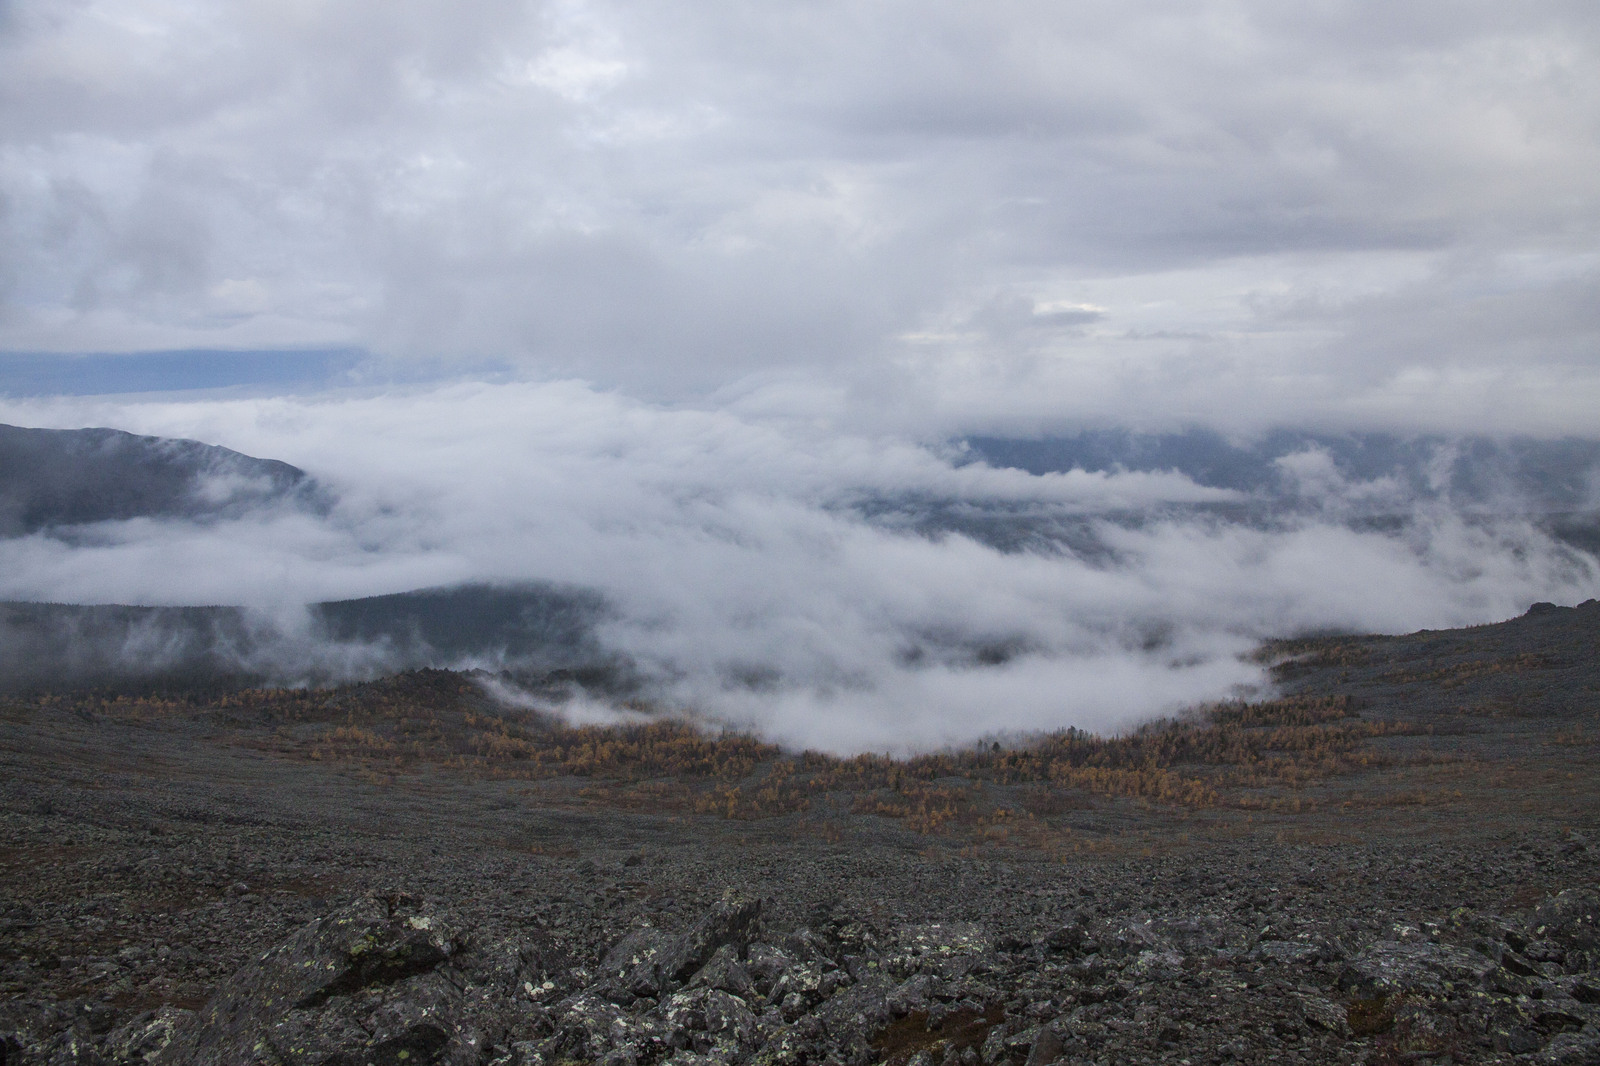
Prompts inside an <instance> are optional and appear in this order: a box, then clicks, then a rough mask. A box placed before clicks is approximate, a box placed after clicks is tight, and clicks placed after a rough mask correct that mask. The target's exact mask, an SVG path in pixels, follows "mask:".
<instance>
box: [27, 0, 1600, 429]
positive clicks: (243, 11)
mask: <svg viewBox="0 0 1600 1066" xmlns="http://www.w3.org/2000/svg"><path fill="white" fill-rule="evenodd" d="M1597 45H1600V5H1596V4H1595V3H1594V2H1593V0H1529V2H1524V3H1516V4H1507V3H1504V2H1489V0H1449V2H1437V0H1408V2H1407V3H1404V4H1394V3H1378V2H1376V0H1373V2H1362V0H1322V2H1317V3H1303V2H1286V0H1231V2H1213V0H1170V2H1168V0H1115V2H1111V0H1105V2H1082V0H1075V2H1059V0H1057V2H1049V3H1046V2H1030V0H989V2H986V3H981V4H980V3H971V2H969V3H960V4H954V3H945V2H941V0H917V2H915V3H911V2H905V0H850V2H848V3H846V2H833V0H805V2H797V0H783V2H775V3H760V4H756V3H748V2H744V3H732V2H726V0H694V2H692V3H691V2H685V0H651V2H649V3H640V2H633V3H629V2H612V0H598V2H584V0H553V2H537V0H448V2H446V0H405V2H402V3H396V2H394V0H270V2H269V0H237V2H230V3H225V4H219V3H202V2H198V0H3V2H0V352H12V353H23V352H29V353H84V352H97V353H132V352H141V351H142V352H150V351H159V350H174V349H208V350H227V349H238V350H241V351H255V352H260V351H272V350H282V349H295V348H298V349H308V348H310V349H316V350H319V351H326V350H355V351H358V352H366V353H370V354H371V356H372V357H373V360H374V365H376V366H380V367H381V366H388V367H389V368H390V369H389V370H386V371H384V372H385V373H394V372H395V371H394V370H393V367H394V366H395V365H396V364H395V362H394V361H399V362H398V365H399V366H400V367H401V368H407V367H410V368H423V369H424V370H425V372H426V373H430V374H437V375H441V376H446V377H448V376H451V375H466V376H470V375H472V374H473V373H475V372H477V370H478V369H479V368H483V367H497V368H503V369H505V370H508V371H509V372H510V373H511V374H512V375H513V376H515V377H525V378H530V379H535V380H539V379H554V378H561V377H568V376H574V377H580V378H583V379H586V380H589V381H591V382H594V383H595V384H597V385H598V386H600V387H602V388H620V389H622V390H624V391H625V392H628V393H630V394H632V395H635V396H637V397H640V398H642V399H646V400H653V401H658V400H668V401H673V402H679V401H693V402H708V401H709V402H711V403H713V404H737V405H742V409H744V410H766V411H778V412H799V413H807V412H814V411H815V410H817V409H819V408H827V409H828V410H830V411H848V412H852V413H853V414H854V416H856V417H858V418H865V419H869V420H872V419H875V420H878V421H881V422H884V423H886V424H896V425H903V426H908V427H913V428H917V429H919V430H920V431H924V432H927V431H937V432H954V431H962V430H987V431H995V430H1001V431H1016V432H1028V431H1032V430H1036V429H1040V428H1044V429H1049V428H1053V427H1064V426H1070V425H1073V424H1082V423H1084V422H1101V423H1104V422H1137V423H1142V424H1151V425H1153V424H1157V423H1163V422H1164V423H1175V422H1184V421H1205V422H1212V423H1217V424H1223V425H1230V426H1242V427H1249V426H1259V425H1262V424H1266V423H1270V422H1282V421H1301V422H1306V421H1309V422H1315V423H1318V424H1322V425H1325V426H1330V427H1337V426H1386V427H1397V428H1419V429H1446V430H1449V429H1471V430H1474V431H1479V430H1489V431H1520V432H1531V433H1536V434H1540V435H1555V434H1563V433H1582V434H1590V435H1592V434H1593V432H1594V430H1595V416H1594V412H1595V411H1597V410H1600V354H1597V353H1600V347H1597V341H1600V298H1597V296H1600V292H1597V283H1600V243H1597V235H1600V234H1597V230H1600V178H1597V175H1600V54H1597V52H1600V48H1597ZM404 372H407V371H404V370H403V369H402V373H404ZM268 377H271V375H268ZM186 383H187V382H186V381H185V380H184V379H183V378H182V376H181V375H179V376H178V377H177V378H174V379H173V380H172V382H171V384H173V385H183V384H186ZM5 387H6V386H5V382H3V381H0V391H4V389H5Z"/></svg>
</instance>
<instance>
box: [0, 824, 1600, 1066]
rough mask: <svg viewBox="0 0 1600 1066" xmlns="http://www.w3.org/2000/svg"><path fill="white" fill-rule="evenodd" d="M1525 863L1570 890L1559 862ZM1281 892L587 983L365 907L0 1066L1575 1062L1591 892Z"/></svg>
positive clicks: (710, 932) (838, 946)
mask: <svg viewBox="0 0 1600 1066" xmlns="http://www.w3.org/2000/svg"><path fill="white" fill-rule="evenodd" d="M1522 854H1523V855H1525V856H1526V855H1528V852H1527V851H1524V852H1522ZM1535 858H1536V860H1537V861H1539V862H1540V863H1542V864H1543V865H1545V866H1546V867H1547V868H1550V869H1552V870H1557V871H1559V872H1561V873H1563V874H1570V875H1579V874H1580V871H1582V873H1583V874H1585V875H1588V876H1587V878H1586V879H1591V880H1592V872H1593V867H1594V863H1593V860H1592V857H1591V856H1590V855H1589V854H1588V850H1587V847H1586V845H1585V843H1584V842H1583V841H1582V840H1580V839H1577V838H1572V839H1569V840H1567V841H1566V842H1565V843H1564V844H1561V845H1559V846H1558V847H1556V848H1554V849H1551V850H1549V851H1547V852H1546V853H1545V854H1539V855H1537V856H1536V857H1535ZM1290 859H1291V869H1292V868H1294V867H1296V866H1299V863H1297V862H1295V861H1294V857H1293V856H1291V857H1290ZM1300 859H1301V860H1302V861H1303V859H1304V856H1300ZM629 869H632V868H629ZM1300 870H1301V872H1299V873H1298V874H1296V875H1295V877H1294V878H1293V879H1292V880H1289V881H1288V882H1287V883H1285V884H1266V883H1264V881H1265V879H1266V878H1263V879H1261V880H1258V879H1256V878H1250V879H1231V878H1225V879H1223V880H1221V881H1220V882H1218V883H1216V884H1214V885H1212V886H1210V887H1211V889H1212V891H1210V892H1207V893H1205V894H1204V899H1205V902H1204V904H1203V905H1201V906H1199V907H1194V905H1195V904H1196V903H1197V902H1199V898H1198V897H1200V895H1201V894H1200V893H1192V892H1189V893H1186V892H1184V891H1183V885H1182V884H1181V883H1178V882H1179V881H1181V878H1182V875H1178V876H1177V878H1175V879H1174V881H1173V883H1172V885H1171V886H1170V887H1171V889H1172V890H1173V892H1172V896H1171V897H1170V898H1168V899H1167V900H1166V902H1167V904H1168V905H1167V906H1166V907H1164V908H1161V907H1158V908H1152V909H1148V910H1147V909H1143V908H1140V909H1136V910H1131V911H1129V910H1124V909H1123V908H1122V907H1121V906H1119V904H1118V901H1117V895H1118V894H1117V892H1116V891H1115V886H1114V885H1113V884H1107V883H1105V881H1104V880H1102V879H1101V878H1094V879H1092V880H1085V881H1081V882H1075V880H1074V879H1071V878H1063V879H1061V880H1059V881H1057V880H1055V879H1050V878H1038V877H1033V878H1027V877H1024V878H1021V879H1016V878H1014V876H1013V878H1012V879H1009V881H1008V883H1007V884H1006V886H1005V887H1006V889H1007V897H1008V898H1003V899H1000V900H991V906H993V910H992V911H991V912H990V915H989V920H988V921H971V920H943V921H929V920H925V919H926V918H927V915H921V916H918V917H919V918H921V919H924V920H909V921H907V920H897V919H896V918H895V917H893V916H889V915H885V914H882V913H881V912H880V913H875V912H874V909H873V908H872V907H870V906H869V905H865V904H866V903H867V901H865V900H861V899H856V900H853V901H848V902H841V903H836V904H834V905H833V906H831V907H827V906H820V907H814V908H813V909H812V914H811V915H810V918H809V920H808V921H804V922H795V921H793V920H783V919H781V918H779V919H777V920H772V919H773V917H775V916H772V915H770V912H771V911H772V910H773V909H774V908H773V907H772V905H771V904H769V903H767V902H765V901H763V900H762V899H761V898H760V897H758V896H754V895H746V894H742V893H740V892H737V891H730V892H728V893H726V894H725V895H724V896H723V897H722V898H720V899H717V900H716V901H714V902H712V903H711V904H710V905H709V906H708V907H706V908H705V909H704V910H702V911H701V912H700V913H699V914H698V916H696V917H695V918H694V919H693V920H692V921H689V922H672V921H662V922H661V923H660V924H657V923H656V922H655V921H652V920H651V919H649V918H647V917H644V916H636V917H635V919H634V922H633V923H632V927H631V928H629V929H627V930H626V931H625V932H622V935H621V936H620V937H619V938H618V939H617V941H616V942H615V943H614V944H611V945H610V946H609V947H608V948H607V949H606V950H605V951H604V952H603V954H601V955H599V956H598V957H594V958H590V957H586V956H585V955H584V954H583V953H582V952H581V951H574V950H573V949H572V946H571V945H566V944H563V943H562V942H561V941H560V940H558V939H557V938H556V936H555V935H554V931H553V930H551V929H548V928H541V927H540V926H539V925H538V924H535V923H529V924H528V925H527V927H525V928H522V929H518V930H516V931H514V932H511V933H509V934H508V933H505V932H504V931H503V928H502V930H500V931H497V932H495V933H490V932H488V931H487V930H484V929H480V928H477V927H475V926H474V924H473V923H472V922H471V921H469V920H466V919H463V918H462V917H461V916H459V915H456V914H452V913H451V911H450V910H449V909H448V908H444V907H441V906H438V905H435V904H434V903H432V902H430V901H428V900H425V899H421V898H418V897H415V896H410V895H406V894H403V893H388V894H371V895H365V896H362V897H360V898H358V899H356V900H355V901H353V902H351V903H348V904H346V905H344V906H341V907H339V908H337V909H334V910H332V911H330V912H329V913H327V914H325V915H323V916H322V917H319V918H317V919H315V920H313V921H311V922H309V923H307V924H305V925H303V926H301V927H300V928H299V929H297V930H295V931H294V932H293V933H291V934H290V935H289V936H288V937H287V938H285V939H284V940H283V941H281V942H280V943H278V944H277V945H275V946H273V947H272V948H270V949H269V950H267V951H265V952H263V953H262V954H261V955H260V956H259V957H256V958H253V959H251V960H250V961H249V962H247V963H246V964H245V965H243V966H242V967H240V968H239V969H238V970H237V971H236V972H235V973H233V974H232V975H231V976H229V977H228V978H226V979H225V980H223V981H222V982H221V983H220V984H219V985H218V987H217V988H216V989H215V990H214V991H213V992H212V994H211V995H210V997H209V998H208V999H207V1000H206V1002H205V1003H204V1004H203V1005H202V1006H200V1007H199V1009H198V1010H188V1009H182V1008H177V1007H172V1006H162V1007H158V1008H155V1009H153V1010H147V1011H143V1012H140V1013H138V1014H136V1015H134V1016H132V1017H129V1018H126V1020H123V1021H121V1022H120V1024H116V1025H114V1026H113V1025H112V1024H111V1023H112V1021H113V1020H114V1017H115V1016H114V1014H113V1013H112V1012H111V1011H109V1010H107V1009H106V1008H104V1007H103V1006H102V1005H100V1004H97V1003H94V1002H77V1001H69V1002H64V1003H58V1004H55V1005H54V1006H53V1008H52V1009H51V1010H47V1011H46V1012H45V1013H44V1016H42V1017H40V1018H38V1019H36V1027H35V1028H33V1029H32V1030H29V1029H14V1030H12V1031H11V1032H10V1033H8V1034H7V1035H6V1036H5V1037H4V1038H3V1041H4V1042H3V1044H0V1046H3V1047H4V1048H5V1056H6V1057H5V1059H4V1060H3V1061H4V1062H6V1063H7V1064H10V1063H12V1062H49V1063H67V1062H76V1063H163V1064H165V1063H239V1064H244V1063H259V1064H268V1063H271V1064H278V1063H285V1064H287V1063H307V1064H310V1063H351V1064H354V1063H362V1064H367V1063H372V1064H378V1063H386V1064H387V1063H401V1062H404V1063H451V1064H462V1066H466V1064H474V1066H477V1064H491V1063H492V1064H505V1066H510V1064H517V1066H535V1064H538V1066H544V1064H555V1063H612V1064H618V1066H620V1064H636V1063H663V1064H674V1066H691V1064H696V1066H698V1064H710V1063H862V1064H865V1063H874V1062H892V1063H897V1064H905V1063H917V1064H933V1063H944V1064H950V1063H962V1064H974V1063H985V1064H994V1063H1017V1064H1021V1063H1027V1064H1029V1066H1041V1064H1045V1063H1055V1062H1067V1063H1078V1062H1157V1061H1170V1062H1191V1063H1199V1062H1234V1061H1245V1062H1293V1061H1305V1062H1347V1061H1348V1062H1359V1061H1367V1062H1436V1063H1438V1062H1471V1061H1518V1062H1537V1063H1592V1062H1596V1061H1600V894H1597V893H1596V892H1595V891H1594V890H1592V889H1588V888H1579V889H1569V890H1566V891H1563V892H1560V893H1558V894H1556V895H1554V896H1551V897H1549V898H1546V899H1544V900H1543V901H1541V902H1540V903H1539V904H1538V905H1537V906H1535V907H1533V908H1530V909H1527V910H1524V911H1520V912H1517V913H1512V914H1493V913H1488V912H1485V911H1481V910H1477V909H1474V908H1469V907H1461V908H1456V909H1454V910H1452V911H1450V912H1449V913H1447V914H1441V915H1439V916H1438V918H1437V920H1423V921H1420V922H1418V923H1416V924H1410V923H1406V922H1392V923H1389V924H1387V925H1383V926H1382V927H1374V926H1375V924H1377V923H1372V922H1364V921H1361V920H1354V921H1351V920H1339V919H1332V920H1330V919H1329V918H1327V917H1326V916H1325V915H1324V914H1322V913H1319V912H1321V911H1323V909H1324V908H1322V907H1320V906H1318V905H1316V903H1315V902H1314V901H1313V899H1312V897H1314V896H1317V895H1320V889H1321V886H1319V885H1318V884H1317V883H1316V878H1315V876H1314V870H1313V869H1312V868H1310V867H1300ZM1034 872H1035V873H1036V874H1037V872H1038V871H1034ZM1125 872H1131V871H1125ZM1283 872H1289V871H1283ZM1166 873H1167V875H1168V876H1169V877H1170V876H1171V871H1170V870H1168V871H1166ZM1263 873H1265V872H1263ZM595 874H596V875H598V876H597V877H596V879H597V880H604V879H605V878H604V875H603V873H601V872H600V871H598V870H596V871H595ZM1270 876H1271V875H1270V874H1268V875H1266V877H1268V878H1270ZM1198 879H1199V880H1200V881H1201V882H1202V883H1203V882H1204V881H1205V879H1206V874H1205V873H1204V872H1202V873H1201V874H1200V875H1199V878H1198ZM1165 880H1166V879H1165V878H1162V879H1160V881H1159V882H1158V883H1161V884H1162V887H1163V888H1166V887H1168V886H1167V885H1166V884H1164V882H1165ZM1190 880H1191V883H1192V882H1193V881H1194V880H1195V878H1191V879H1190ZM1029 881H1031V882H1032V884H1031V885H1029V886H1028V887H1026V888H1024V885H1025V883H1027V882H1029ZM857 887H860V886H857ZM971 887H972V888H973V889H976V888H977V887H978V886H976V885H974V886H971ZM1186 896H1187V898H1185V897H1186ZM1147 898H1151V899H1152V902H1155V901H1156V900H1155V898H1154V897H1147ZM1102 899H1103V900H1104V902H1101V900H1102ZM995 904H998V905H997V906H996V905H995ZM1180 904H1186V905H1187V906H1175V905H1180ZM1191 908H1193V909H1191ZM1373 909H1374V910H1381V909H1382V904H1381V903H1377V904H1376V906H1375V907H1374V908H1373Z"/></svg>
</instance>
